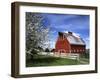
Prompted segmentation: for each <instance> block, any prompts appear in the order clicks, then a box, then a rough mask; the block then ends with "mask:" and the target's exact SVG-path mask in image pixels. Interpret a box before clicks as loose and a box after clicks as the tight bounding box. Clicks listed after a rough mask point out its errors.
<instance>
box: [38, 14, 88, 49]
mask: <svg viewBox="0 0 100 80" xmlns="http://www.w3.org/2000/svg"><path fill="white" fill-rule="evenodd" d="M39 15H41V16H42V17H43V18H44V20H43V24H44V25H45V26H46V27H48V28H49V29H50V43H51V45H50V47H51V48H54V47H55V42H56V40H57V37H58V32H67V31H71V32H74V33H75V34H77V35H79V36H80V37H81V38H83V40H84V41H85V43H86V48H89V26H90V25H89V15H75V14H50V13H39Z"/></svg>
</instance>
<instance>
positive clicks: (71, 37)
mask: <svg viewBox="0 0 100 80" xmlns="http://www.w3.org/2000/svg"><path fill="white" fill-rule="evenodd" d="M60 33H62V32H60ZM62 34H63V35H64V37H66V38H67V40H68V42H69V43H70V44H74V45H85V42H84V41H83V39H82V38H81V37H80V36H75V35H73V33H72V32H68V33H62Z"/></svg>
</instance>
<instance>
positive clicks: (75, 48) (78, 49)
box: [71, 45, 86, 53]
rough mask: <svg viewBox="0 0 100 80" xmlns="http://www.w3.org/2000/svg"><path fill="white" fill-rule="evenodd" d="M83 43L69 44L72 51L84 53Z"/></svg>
mask: <svg viewBox="0 0 100 80" xmlns="http://www.w3.org/2000/svg"><path fill="white" fill-rule="evenodd" d="M85 51H86V49H85V45H71V52H72V53H85Z"/></svg>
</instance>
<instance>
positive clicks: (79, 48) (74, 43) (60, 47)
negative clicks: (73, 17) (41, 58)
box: [55, 32, 86, 53]
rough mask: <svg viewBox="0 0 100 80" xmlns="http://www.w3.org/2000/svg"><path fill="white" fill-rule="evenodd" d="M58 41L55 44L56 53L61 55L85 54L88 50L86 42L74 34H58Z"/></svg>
mask: <svg viewBox="0 0 100 80" xmlns="http://www.w3.org/2000/svg"><path fill="white" fill-rule="evenodd" d="M58 34H59V36H58V39H57V42H56V44H55V52H59V53H84V52H85V50H86V48H85V47H86V45H85V42H84V41H83V39H82V38H80V37H79V36H75V35H73V33H72V32H68V33H63V32H59V33H58Z"/></svg>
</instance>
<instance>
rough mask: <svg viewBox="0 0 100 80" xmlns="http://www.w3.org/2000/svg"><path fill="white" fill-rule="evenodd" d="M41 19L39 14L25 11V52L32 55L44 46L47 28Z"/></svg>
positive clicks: (46, 38)
mask: <svg viewBox="0 0 100 80" xmlns="http://www.w3.org/2000/svg"><path fill="white" fill-rule="evenodd" d="M43 20H44V18H43V16H41V15H40V14H36V13H32V12H26V53H29V54H33V55H34V54H36V53H38V51H39V50H41V49H43V48H42V47H43V46H45V44H44V43H45V42H46V41H47V40H48V33H49V28H47V27H45V25H44V24H43ZM40 46H41V47H40ZM40 48H41V49H40Z"/></svg>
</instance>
